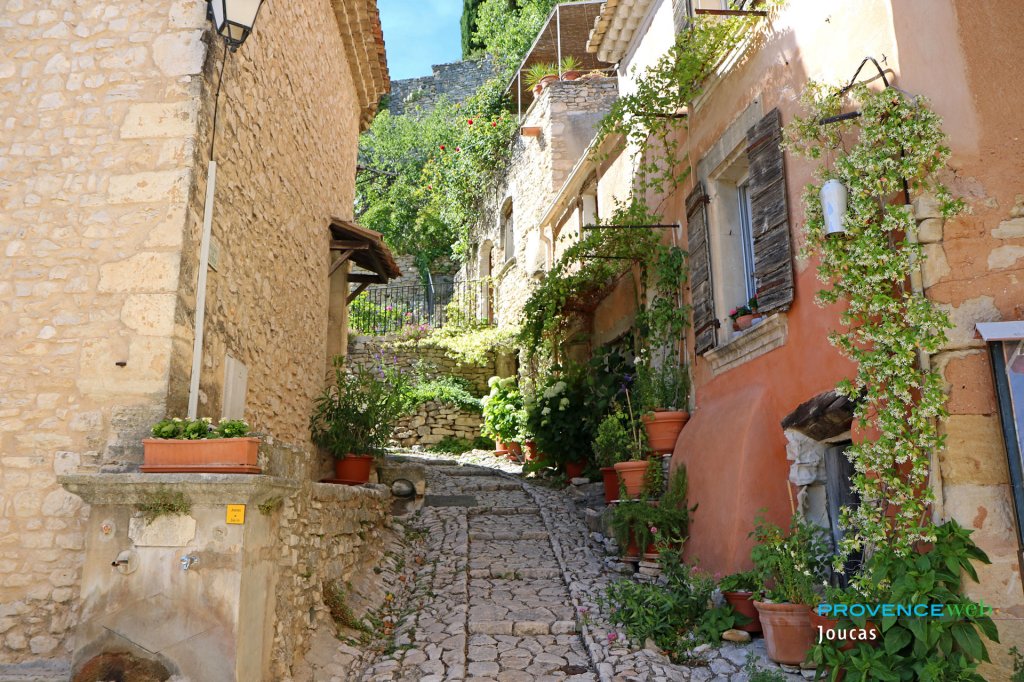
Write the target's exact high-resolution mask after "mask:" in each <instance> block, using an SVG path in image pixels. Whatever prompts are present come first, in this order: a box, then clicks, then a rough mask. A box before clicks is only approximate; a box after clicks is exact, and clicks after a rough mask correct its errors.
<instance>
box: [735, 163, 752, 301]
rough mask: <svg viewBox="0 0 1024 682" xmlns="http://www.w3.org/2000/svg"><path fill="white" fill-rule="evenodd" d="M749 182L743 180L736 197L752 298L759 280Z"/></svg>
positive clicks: (745, 271) (747, 284) (748, 288)
mask: <svg viewBox="0 0 1024 682" xmlns="http://www.w3.org/2000/svg"><path fill="white" fill-rule="evenodd" d="M748 187H749V183H748V182H747V181H743V182H742V183H740V185H739V186H738V187H737V188H736V197H737V201H738V202H739V207H738V217H739V228H740V242H741V246H742V247H743V275H744V278H745V280H746V282H745V283H746V287H747V298H748V299H750V298H752V297H753V296H754V294H756V293H757V282H755V281H754V230H753V227H752V226H751V223H750V193H749V192H748Z"/></svg>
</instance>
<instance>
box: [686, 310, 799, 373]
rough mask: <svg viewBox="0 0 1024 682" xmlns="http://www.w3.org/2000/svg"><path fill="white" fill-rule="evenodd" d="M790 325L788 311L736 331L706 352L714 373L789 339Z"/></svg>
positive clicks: (773, 347)
mask: <svg viewBox="0 0 1024 682" xmlns="http://www.w3.org/2000/svg"><path fill="white" fill-rule="evenodd" d="M787 331H788V325H787V323H786V314H785V313H775V314H774V315H771V316H769V317H767V318H765V319H764V320H763V321H762V322H760V323H759V324H756V325H754V326H753V327H751V328H750V329H747V330H746V331H743V332H735V333H734V334H735V335H734V336H733V337H732V338H730V339H729V340H728V341H726V342H725V343H723V344H722V345H720V346H718V347H717V348H715V349H714V350H709V351H708V352H707V353H705V354H704V358H705V359H706V360H707V361H708V362H709V363H711V373H712V375H714V376H718V375H719V374H723V373H725V372H728V371H729V370H730V369H734V368H735V367H739V366H740V365H742V364H743V363H745V362H750V361H751V360H753V359H754V358H759V357H761V356H762V355H764V354H765V353H769V352H771V351H773V350H775V349H776V348H781V347H782V346H783V345H785V343H786V334H787Z"/></svg>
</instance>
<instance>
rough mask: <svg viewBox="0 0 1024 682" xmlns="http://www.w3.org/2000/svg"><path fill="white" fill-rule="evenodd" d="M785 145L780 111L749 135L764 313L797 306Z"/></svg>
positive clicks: (759, 288)
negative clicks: (795, 302)
mask: <svg viewBox="0 0 1024 682" xmlns="http://www.w3.org/2000/svg"><path fill="white" fill-rule="evenodd" d="M781 142H782V117H781V115H780V113H779V110H778V109H772V110H771V111H770V112H768V114H767V115H766V116H765V117H764V118H762V119H761V120H760V121H758V122H757V123H756V124H755V125H753V126H752V127H751V128H750V129H749V130H748V131H747V160H748V162H749V165H750V179H749V184H748V193H749V196H750V213H751V229H752V232H753V238H754V279H755V281H756V282H757V303H758V309H759V310H760V312H761V313H762V314H764V313H771V312H776V311H782V310H788V309H789V306H790V304H791V303H792V302H793V255H792V247H791V245H790V235H789V206H788V203H787V200H786V169H785V166H784V164H783V155H782V148H781V147H780V144H781Z"/></svg>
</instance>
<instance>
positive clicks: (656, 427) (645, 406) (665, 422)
mask: <svg viewBox="0 0 1024 682" xmlns="http://www.w3.org/2000/svg"><path fill="white" fill-rule="evenodd" d="M635 393H636V395H637V398H638V402H639V403H640V405H641V409H642V410H643V413H644V414H643V417H642V418H641V419H642V421H643V423H644V428H645V429H646V431H647V441H648V443H649V444H650V447H651V449H652V450H654V451H655V452H658V453H661V454H669V453H671V452H672V450H673V449H675V446H676V440H677V439H678V438H679V433H680V432H681V431H682V430H683V427H684V426H686V422H687V421H689V419H690V413H689V412H687V411H686V408H687V406H688V405H689V400H690V375H689V373H688V372H687V369H686V367H685V366H682V365H680V364H678V363H677V362H675V361H674V359H673V358H668V359H666V360H665V361H664V363H663V364H662V366H661V367H653V366H651V364H650V363H649V362H641V363H639V364H638V365H637V374H636V388H635Z"/></svg>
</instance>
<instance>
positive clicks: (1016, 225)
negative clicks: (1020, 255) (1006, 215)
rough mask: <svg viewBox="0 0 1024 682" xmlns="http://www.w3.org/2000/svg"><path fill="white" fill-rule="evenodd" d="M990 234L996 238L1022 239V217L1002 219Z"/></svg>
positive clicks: (1023, 234) (1023, 230) (1023, 219)
mask: <svg viewBox="0 0 1024 682" xmlns="http://www.w3.org/2000/svg"><path fill="white" fill-rule="evenodd" d="M992 236H993V237H996V238H997V239H1024V218H1011V219H1010V220H1004V221H1003V222H1001V223H999V226H998V227H996V228H995V229H994V230H992Z"/></svg>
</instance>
